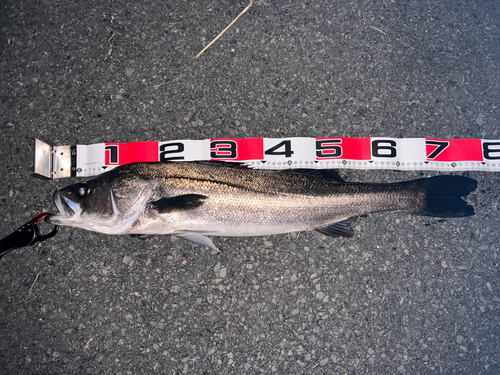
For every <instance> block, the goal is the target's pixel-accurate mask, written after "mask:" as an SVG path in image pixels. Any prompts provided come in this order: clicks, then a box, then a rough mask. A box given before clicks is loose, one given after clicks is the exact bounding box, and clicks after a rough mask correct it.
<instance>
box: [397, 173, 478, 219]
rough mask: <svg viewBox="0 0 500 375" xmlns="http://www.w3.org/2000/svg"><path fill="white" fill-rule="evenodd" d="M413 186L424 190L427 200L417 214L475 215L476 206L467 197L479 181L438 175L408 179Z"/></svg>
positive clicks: (442, 215) (444, 215)
mask: <svg viewBox="0 0 500 375" xmlns="http://www.w3.org/2000/svg"><path fill="white" fill-rule="evenodd" d="M405 184H411V185H412V187H414V188H417V189H419V190H421V191H422V190H423V191H424V193H425V198H424V199H425V202H424V204H423V205H422V206H421V207H420V208H419V210H418V211H416V212H412V213H413V214H415V215H423V216H436V217H465V216H472V215H474V207H472V206H470V205H469V204H467V202H466V201H464V200H463V199H462V197H466V196H467V195H469V194H470V193H471V192H473V191H474V190H475V189H476V187H477V181H476V180H474V179H472V178H469V177H463V176H436V177H431V178H423V179H419V180H413V181H408V182H406V183H405Z"/></svg>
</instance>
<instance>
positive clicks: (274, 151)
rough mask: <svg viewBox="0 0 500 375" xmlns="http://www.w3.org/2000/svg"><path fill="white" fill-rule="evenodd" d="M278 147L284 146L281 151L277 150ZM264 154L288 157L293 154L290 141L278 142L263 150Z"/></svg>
mask: <svg viewBox="0 0 500 375" xmlns="http://www.w3.org/2000/svg"><path fill="white" fill-rule="evenodd" d="M280 148H284V150H283V151H278V150H279V149H280ZM264 154H266V155H285V157H287V158H289V157H291V156H292V155H293V151H292V141H290V140H287V141H283V142H280V143H278V144H277V145H276V146H273V147H271V148H270V149H268V150H266V151H265V152H264Z"/></svg>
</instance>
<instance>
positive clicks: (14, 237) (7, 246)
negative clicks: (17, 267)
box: [0, 212, 59, 258]
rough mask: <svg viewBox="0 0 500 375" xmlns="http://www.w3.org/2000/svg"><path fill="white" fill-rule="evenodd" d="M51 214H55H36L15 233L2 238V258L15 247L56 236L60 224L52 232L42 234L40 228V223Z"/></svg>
mask: <svg viewBox="0 0 500 375" xmlns="http://www.w3.org/2000/svg"><path fill="white" fill-rule="evenodd" d="M50 215H53V214H52V213H50V212H44V213H43V214H40V215H38V216H35V217H34V218H33V219H31V220H30V221H28V222H27V223H26V224H24V225H21V226H20V227H19V229H18V230H16V231H15V232H14V233H12V234H10V235H8V236H7V237H5V238H4V239H3V240H0V258H1V257H2V256H4V255H5V254H7V253H8V252H10V251H12V250H14V249H18V248H20V247H25V246H31V245H34V244H36V243H37V242H42V241H45V240H48V239H49V238H52V237H54V236H55V235H56V233H57V231H58V230H59V226H58V225H56V226H55V227H54V229H52V232H50V233H47V234H40V229H39V228H38V223H39V222H40V221H41V220H42V219H43V218H45V217H47V216H50Z"/></svg>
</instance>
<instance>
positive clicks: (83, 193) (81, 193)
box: [75, 184, 90, 198]
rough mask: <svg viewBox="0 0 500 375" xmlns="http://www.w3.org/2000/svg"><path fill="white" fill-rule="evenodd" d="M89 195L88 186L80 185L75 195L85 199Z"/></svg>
mask: <svg viewBox="0 0 500 375" xmlns="http://www.w3.org/2000/svg"><path fill="white" fill-rule="evenodd" d="M89 194H90V189H89V187H88V186H87V185H86V184H80V185H78V186H77V187H76V189H75V195H77V196H78V197H80V198H85V197H86V196H87V195H89Z"/></svg>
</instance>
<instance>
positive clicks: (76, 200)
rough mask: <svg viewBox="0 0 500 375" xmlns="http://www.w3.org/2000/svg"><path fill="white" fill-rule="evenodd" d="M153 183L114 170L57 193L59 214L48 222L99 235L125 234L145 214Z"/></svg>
mask: <svg viewBox="0 0 500 375" xmlns="http://www.w3.org/2000/svg"><path fill="white" fill-rule="evenodd" d="M151 192H152V186H151V183H150V181H148V180H147V179H145V178H143V177H141V176H138V175H136V174H134V173H130V172H128V171H127V170H120V169H117V170H112V171H110V172H108V173H105V174H103V175H101V176H99V177H97V178H95V179H93V180H90V181H87V182H82V183H77V184H74V185H70V186H68V187H65V188H63V189H61V190H58V191H56V192H55V193H54V203H55V204H56V206H57V209H58V210H59V213H58V214H56V215H53V216H49V217H48V218H47V221H48V222H50V223H52V224H56V225H63V226H70V227H78V228H83V229H87V230H92V231H96V232H102V233H109V234H121V233H126V231H127V230H128V229H129V228H130V227H131V226H132V225H133V223H134V222H135V221H136V220H137V219H138V218H139V217H140V216H141V214H142V213H143V212H144V208H145V206H146V204H147V201H148V199H149V197H150V195H151Z"/></svg>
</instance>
